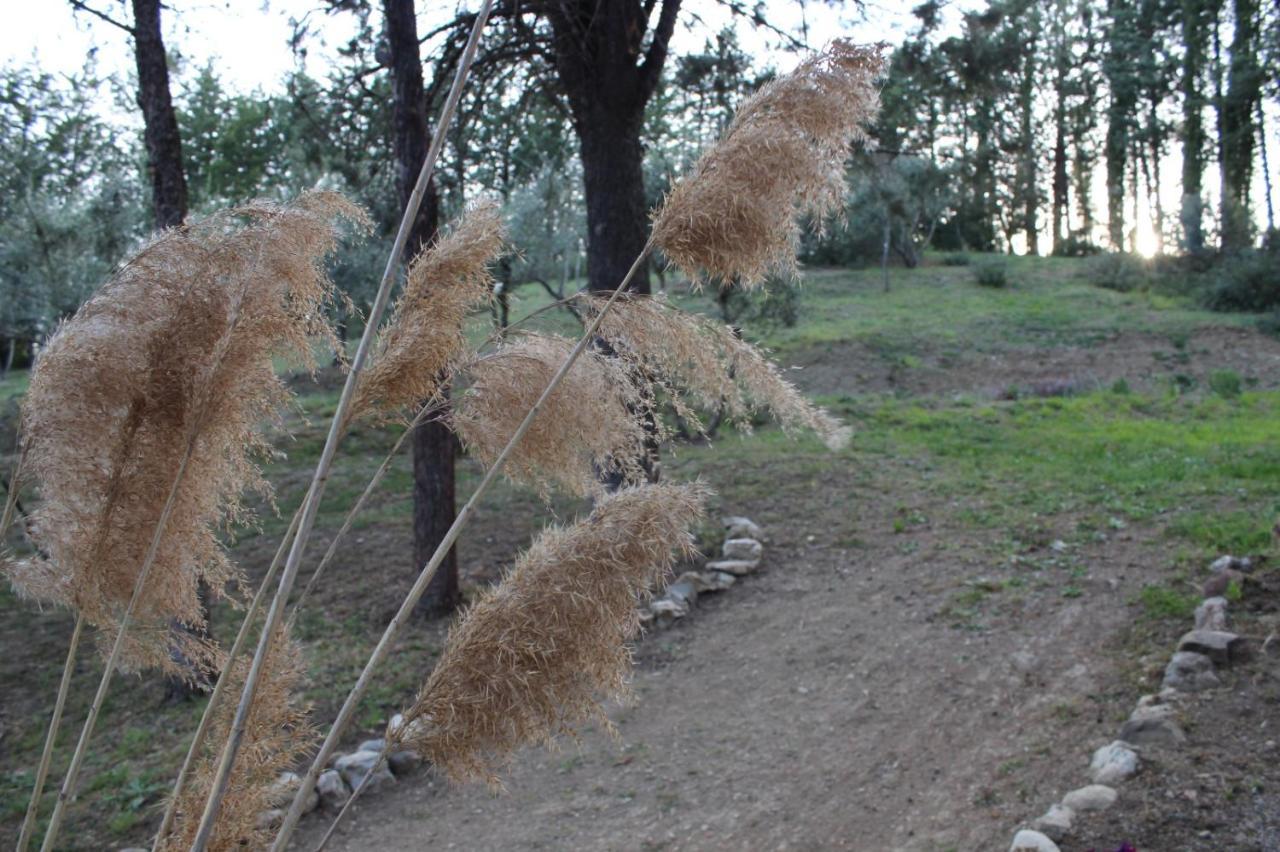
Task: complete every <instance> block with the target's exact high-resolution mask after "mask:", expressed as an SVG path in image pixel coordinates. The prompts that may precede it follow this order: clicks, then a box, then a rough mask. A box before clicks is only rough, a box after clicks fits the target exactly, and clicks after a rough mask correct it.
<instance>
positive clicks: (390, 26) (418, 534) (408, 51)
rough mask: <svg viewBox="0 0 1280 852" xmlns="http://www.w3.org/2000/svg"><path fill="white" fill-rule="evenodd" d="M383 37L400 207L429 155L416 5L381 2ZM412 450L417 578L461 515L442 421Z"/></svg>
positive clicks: (426, 206) (454, 565) (449, 579)
mask: <svg viewBox="0 0 1280 852" xmlns="http://www.w3.org/2000/svg"><path fill="white" fill-rule="evenodd" d="M383 12H384V13H385V15H386V36H387V46H388V48H389V55H390V57H391V85H392V125H393V127H392V133H393V136H394V138H393V143H394V144H393V147H394V150H395V157H396V189H397V190H398V192H399V194H400V203H401V205H402V206H403V205H405V204H407V203H408V200H409V196H410V195H411V194H412V192H413V185H414V182H415V181H416V180H417V177H418V171H419V169H421V168H422V162H423V160H424V159H425V158H426V155H427V146H428V134H427V113H426V110H427V104H426V96H425V94H424V89H423V83H422V61H421V59H420V58H419V55H418V27H417V22H416V20H415V18H414V4H413V0H383ZM439 217H440V199H439V195H438V194H437V192H436V189H435V186H434V183H433V184H432V185H431V186H429V187H428V189H427V195H426V197H425V198H424V199H423V203H422V207H421V208H420V209H419V211H418V216H417V218H416V219H415V220H414V223H413V231H412V232H411V234H410V237H409V245H408V249H407V253H408V256H410V257H411V256H413V255H415V254H417V253H418V251H419V250H420V249H421V248H422V247H423V246H425V245H427V244H428V243H429V242H430V241H431V239H432V237H433V236H434V235H435V232H436V228H437V226H438V224H439ZM410 441H411V443H412V445H413V558H414V565H413V569H412V573H413V574H414V575H416V574H417V572H418V571H419V570H421V568H422V566H423V565H425V564H426V562H427V560H428V559H430V558H431V554H432V553H434V552H435V549H436V547H437V545H439V543H440V541H441V540H442V539H443V538H444V535H445V533H446V532H447V531H448V529H449V527H450V525H452V523H453V520H454V518H455V516H456V514H457V505H456V498H455V494H454V459H455V457H456V452H457V444H456V440H455V438H454V436H453V433H452V432H450V431H449V429H448V427H447V426H445V425H444V424H443V423H440V422H436V421H432V422H428V423H423V424H421V425H420V426H418V427H417V429H415V430H414V433H413V436H412V437H411V439H410ZM458 600H459V594H458V554H457V549H456V547H455V548H451V549H450V550H449V553H448V555H447V556H446V557H445V559H444V561H443V562H441V563H440V568H439V570H438V571H437V572H436V575H435V577H434V578H433V579H432V581H431V583H430V584H429V585H428V586H427V591H426V593H425V594H424V595H423V596H422V600H421V602H420V603H419V604H418V607H417V610H416V611H417V613H418V614H420V615H437V614H443V613H447V612H450V611H452V610H453V609H454V608H455V607H456V606H457V604H458Z"/></svg>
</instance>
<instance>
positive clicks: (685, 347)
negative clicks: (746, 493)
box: [579, 296, 850, 450]
mask: <svg viewBox="0 0 1280 852" xmlns="http://www.w3.org/2000/svg"><path fill="white" fill-rule="evenodd" d="M579 301H580V302H581V303H582V304H583V305H584V306H585V310H586V312H587V313H588V314H589V315H595V314H598V313H599V311H600V310H601V308H602V307H603V306H604V300H603V299H601V298H599V297H594V296H582V297H580V298H579ZM597 333H598V334H599V336H600V337H601V338H603V339H604V340H605V341H606V342H607V343H608V345H609V347H610V349H611V350H612V351H613V352H615V353H616V354H617V355H618V356H619V357H621V358H622V359H624V360H626V361H630V362H631V363H633V364H634V365H635V369H633V370H632V373H633V374H636V375H642V376H645V377H646V378H647V379H648V380H650V381H651V382H653V383H654V385H655V386H656V387H657V389H660V390H662V391H664V392H665V393H664V395H665V397H666V398H667V399H668V400H669V401H670V403H671V404H672V406H673V408H674V409H675V411H676V413H677V414H679V415H680V417H681V419H683V420H684V421H685V422H686V423H688V424H690V425H692V426H693V427H694V428H695V429H700V428H701V422H700V419H699V416H698V411H699V410H701V411H722V412H723V413H724V415H725V417H726V419H728V420H729V421H730V422H733V423H735V424H736V425H737V426H738V427H739V428H743V429H750V427H751V415H752V414H754V413H755V412H756V411H757V410H758V409H762V408H763V409H767V410H768V411H769V412H770V413H772V414H773V416H774V417H775V418H776V419H777V420H778V422H779V423H780V424H781V426H782V428H783V430H784V431H787V432H788V433H793V432H795V431H798V430H802V429H809V430H812V431H813V432H815V433H816V434H817V435H818V436H819V437H820V438H821V439H822V441H823V443H825V444H826V445H827V446H828V447H829V448H831V449H833V450H838V449H840V448H842V447H844V446H845V444H847V443H848V441H849V436H850V429H849V428H848V427H847V426H845V425H844V424H842V423H841V422H840V421H838V420H836V419H835V418H834V417H832V416H831V415H830V414H828V413H827V412H826V411H823V410H822V409H821V408H818V407H817V406H815V405H813V404H812V403H811V402H809V401H808V400H807V399H805V398H804V396H803V395H802V394H801V393H800V391H799V390H798V389H797V388H796V386H795V385H793V384H792V383H791V382H789V381H787V380H786V379H785V378H783V377H782V374H781V371H779V369H778V367H777V365H776V364H774V363H773V362H772V361H770V360H769V359H768V358H767V357H765V355H764V353H763V352H761V351H760V350H759V349H757V348H756V347H754V346H752V345H751V344H749V343H747V342H746V341H744V340H742V338H740V337H738V335H737V334H735V333H734V331H733V329H731V328H730V327H729V326H727V325H725V324H723V323H720V322H717V321H715V320H713V319H710V318H708V317H704V316H700V315H697V314H691V313H686V312H684V311H681V310H679V309H677V308H675V307H673V306H672V305H671V304H670V303H669V302H667V300H666V299H665V298H661V297H644V296H634V297H627V298H620V299H618V300H617V301H615V303H614V305H613V308H612V310H610V311H608V312H607V313H605V314H604V316H603V318H602V319H601V322H600V327H599V330H598V332H597ZM686 397H687V398H686Z"/></svg>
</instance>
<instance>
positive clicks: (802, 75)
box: [653, 40, 883, 285]
mask: <svg viewBox="0 0 1280 852" xmlns="http://www.w3.org/2000/svg"><path fill="white" fill-rule="evenodd" d="M882 67H883V59H882V58H881V53H880V48H879V47H867V46H860V45H855V44H852V43H851V42H848V41H844V40H837V41H834V42H832V44H831V45H830V46H829V47H828V48H827V49H826V50H825V51H823V52H821V53H819V54H817V55H815V56H813V57H811V58H809V59H807V60H805V61H804V62H802V63H801V64H800V66H799V67H798V68H796V70H795V71H793V72H791V73H790V74H787V75H785V76H782V77H779V78H778V79H776V80H774V81H773V82H771V83H768V84H766V85H765V86H763V87H762V88H761V89H760V90H759V91H758V92H756V93H755V94H754V95H752V96H751V97H750V98H748V99H747V100H746V101H745V102H743V104H742V106H741V107H739V109H738V112H737V114H736V116H735V117H734V120H733V122H732V123H731V124H730V125H729V128H728V129H727V130H726V131H725V134H724V136H723V137H722V138H721V139H720V140H719V141H718V142H717V143H716V144H714V145H713V146H712V147H711V148H709V149H708V150H707V151H706V152H705V153H704V154H703V155H702V157H701V159H699V161H698V163H697V164H696V165H695V166H694V169H693V171H692V173H691V174H690V175H689V176H688V177H687V178H685V179H684V180H682V181H680V182H679V183H678V184H676V186H675V188H674V189H672V190H671V192H670V194H668V196H667V197H666V199H665V200H664V201H663V204H662V206H661V208H660V209H659V210H658V211H657V213H656V214H655V220H654V225H653V241H654V243H655V244H656V245H657V246H658V247H659V248H661V249H662V251H663V252H664V253H665V254H666V256H667V258H668V259H669V260H670V261H671V262H672V263H674V264H675V265H677V266H679V267H681V268H682V269H684V270H685V271H686V272H687V273H688V274H689V275H690V277H692V278H693V279H694V280H698V278H699V276H700V275H701V274H702V273H704V272H705V274H706V275H707V276H708V277H710V278H711V279H712V280H719V281H720V282H722V283H727V282H732V281H735V280H736V281H740V282H741V283H743V284H745V285H751V284H754V283H758V282H759V281H762V280H763V279H764V278H765V276H766V275H768V274H769V273H770V272H774V271H780V272H791V271H793V270H794V268H795V262H796V261H795V249H796V244H797V241H798V239H799V233H800V229H799V225H798V224H797V221H796V220H797V217H798V216H800V215H801V214H809V215H811V216H813V217H814V218H815V219H817V220H821V218H822V217H824V216H826V215H827V214H829V213H831V212H832V211H835V210H838V209H839V208H840V205H841V203H842V201H843V194H844V180H845V175H844V164H845V160H846V158H847V157H848V154H849V146H850V144H851V143H852V142H853V141H855V140H858V139H862V138H864V136H865V128H866V126H867V125H868V124H869V123H870V122H871V120H872V119H873V118H874V117H875V114H876V111H877V109H878V107H879V90H878V88H877V86H876V78H877V76H878V75H879V74H880V72H881V69H882Z"/></svg>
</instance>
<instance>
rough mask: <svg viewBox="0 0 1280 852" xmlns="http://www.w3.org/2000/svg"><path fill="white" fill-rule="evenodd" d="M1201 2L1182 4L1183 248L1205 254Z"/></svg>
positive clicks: (1204, 37) (1203, 22)
mask: <svg viewBox="0 0 1280 852" xmlns="http://www.w3.org/2000/svg"><path fill="white" fill-rule="evenodd" d="M1207 43H1208V39H1207V21H1206V20H1205V9H1204V3H1203V0H1183V2H1182V44H1183V54H1182V209H1181V211H1180V213H1179V218H1180V219H1181V222H1182V247H1183V249H1185V250H1186V251H1187V252H1188V253H1190V254H1199V253H1200V252H1201V251H1203V250H1204V201H1203V199H1202V197H1201V193H1202V192H1203V189H1204V145H1205V136H1204V107H1205V98H1204V91H1203V87H1202V83H1201V76H1202V75H1203V73H1204V63H1205V48H1206V46H1207Z"/></svg>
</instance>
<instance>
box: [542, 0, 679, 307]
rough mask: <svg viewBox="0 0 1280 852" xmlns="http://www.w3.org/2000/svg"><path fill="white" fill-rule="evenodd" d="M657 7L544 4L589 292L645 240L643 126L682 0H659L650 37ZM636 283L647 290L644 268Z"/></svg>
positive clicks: (614, 278) (602, 1)
mask: <svg viewBox="0 0 1280 852" xmlns="http://www.w3.org/2000/svg"><path fill="white" fill-rule="evenodd" d="M654 5H655V2H654V0H649V2H643V3H642V2H640V0H565V2H561V3H552V4H548V6H547V11H546V15H547V17H548V18H550V20H551V26H552V29H553V31H554V35H555V38H554V40H553V42H552V49H553V51H554V57H555V66H556V73H557V75H558V77H559V80H560V85H561V87H562V88H563V90H564V93H565V95H566V96H567V98H568V101H569V110H570V114H571V116H572V118H573V126H574V129H575V131H576V132H577V134H578V141H579V143H580V145H581V158H582V173H583V188H584V192H585V195H586V202H587V280H588V287H589V288H590V289H592V290H612V289H614V288H615V287H617V286H618V283H619V282H620V281H621V280H622V279H623V277H624V276H625V275H626V273H627V270H628V269H629V268H630V267H631V264H632V263H633V262H634V261H635V259H636V257H637V256H638V255H639V254H640V252H641V251H642V250H643V249H644V245H645V243H646V241H647V240H648V232H649V223H648V216H647V211H646V209H645V195H644V168H643V166H644V150H643V148H642V146H641V144H640V131H641V128H642V126H643V123H644V109H645V105H646V104H647V103H648V102H649V98H650V97H651V96H652V95H653V91H654V88H655V87H656V86H657V83H658V78H659V75H660V74H661V72H662V66H663V63H664V62H665V61H666V56H667V45H668V43H669V42H670V40H671V34H672V32H673V31H674V29H675V21H676V15H677V14H678V13H679V10H680V0H662V4H661V10H660V11H659V12H658V19H657V22H656V23H655V24H654V27H653V30H652V33H650V34H648V38H647V39H646V34H647V31H648V29H649V27H648V24H649V15H650V12H651V11H652V10H653V7H654ZM646 41H647V42H648V45H647V46H646V45H645V42H646ZM631 289H632V290H633V291H635V292H639V293H648V292H649V274H648V269H647V267H646V268H644V269H642V270H640V272H639V274H638V275H636V277H635V279H634V280H633V282H632V285H631Z"/></svg>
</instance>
